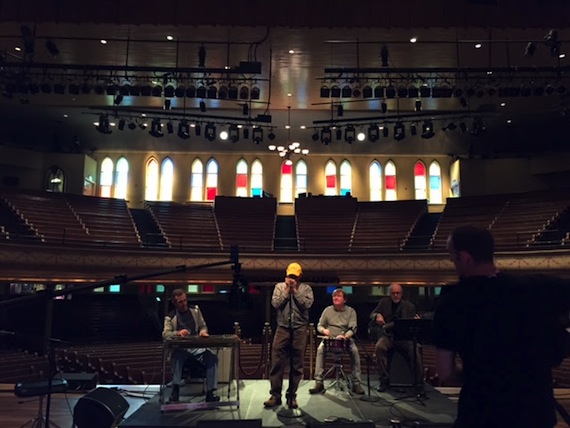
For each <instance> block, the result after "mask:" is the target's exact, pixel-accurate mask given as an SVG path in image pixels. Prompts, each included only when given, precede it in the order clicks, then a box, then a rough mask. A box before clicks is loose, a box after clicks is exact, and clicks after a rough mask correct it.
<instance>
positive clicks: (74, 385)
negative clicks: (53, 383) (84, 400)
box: [61, 372, 99, 391]
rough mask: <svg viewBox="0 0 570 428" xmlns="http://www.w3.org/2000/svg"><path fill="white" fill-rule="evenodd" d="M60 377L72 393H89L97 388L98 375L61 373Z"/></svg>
mask: <svg viewBox="0 0 570 428" xmlns="http://www.w3.org/2000/svg"><path fill="white" fill-rule="evenodd" d="M61 377H62V378H63V379H65V380H66V381H67V384H68V385H69V389H71V390H73V391H91V390H92V389H95V388H96V387H97V382H98V381H99V374H98V373H85V372H81V373H62V374H61Z"/></svg>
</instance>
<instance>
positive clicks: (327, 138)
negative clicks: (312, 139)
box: [321, 127, 332, 146]
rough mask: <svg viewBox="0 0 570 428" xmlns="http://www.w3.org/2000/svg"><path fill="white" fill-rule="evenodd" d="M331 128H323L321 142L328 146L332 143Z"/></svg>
mask: <svg viewBox="0 0 570 428" xmlns="http://www.w3.org/2000/svg"><path fill="white" fill-rule="evenodd" d="M331 140H332V136H331V129H330V128H329V127H326V128H323V129H321V143H323V144H324V145H325V146H328V145H329V144H330V143H331Z"/></svg>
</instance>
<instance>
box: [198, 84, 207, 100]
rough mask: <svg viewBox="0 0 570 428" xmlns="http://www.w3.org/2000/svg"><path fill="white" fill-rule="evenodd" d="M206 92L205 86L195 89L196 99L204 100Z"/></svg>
mask: <svg viewBox="0 0 570 428" xmlns="http://www.w3.org/2000/svg"><path fill="white" fill-rule="evenodd" d="M206 92H207V90H206V87H205V86H203V85H201V86H198V88H197V89H196V97H197V98H202V99H204V98H206Z"/></svg>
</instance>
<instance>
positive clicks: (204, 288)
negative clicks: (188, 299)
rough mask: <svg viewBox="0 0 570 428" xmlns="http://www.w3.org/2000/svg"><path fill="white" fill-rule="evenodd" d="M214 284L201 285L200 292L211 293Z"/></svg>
mask: <svg viewBox="0 0 570 428" xmlns="http://www.w3.org/2000/svg"><path fill="white" fill-rule="evenodd" d="M213 292H214V286H213V285H212V284H206V285H203V286H202V293H213Z"/></svg>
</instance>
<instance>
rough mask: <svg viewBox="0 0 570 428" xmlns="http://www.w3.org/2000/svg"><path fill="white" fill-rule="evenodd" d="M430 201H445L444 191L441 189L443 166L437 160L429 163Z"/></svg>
mask: <svg viewBox="0 0 570 428" xmlns="http://www.w3.org/2000/svg"><path fill="white" fill-rule="evenodd" d="M429 203H430V204H441V203H443V191H442V189H441V167H440V166H439V163H438V162H437V161H433V162H432V163H430V165H429Z"/></svg>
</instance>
